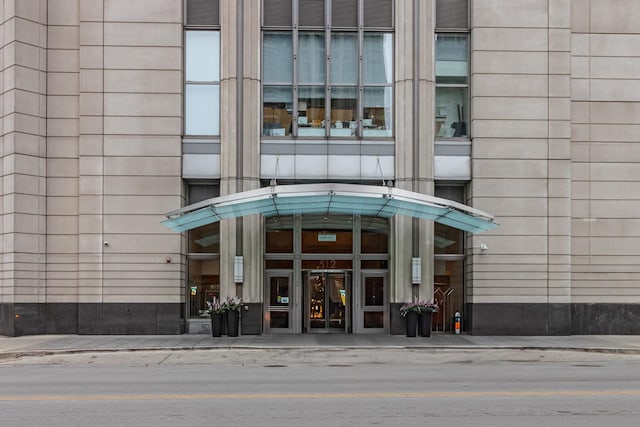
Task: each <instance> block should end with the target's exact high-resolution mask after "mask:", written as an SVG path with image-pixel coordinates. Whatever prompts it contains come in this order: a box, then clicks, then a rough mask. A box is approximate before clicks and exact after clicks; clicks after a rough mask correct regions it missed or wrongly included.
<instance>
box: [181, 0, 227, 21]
mask: <svg viewBox="0 0 640 427" xmlns="http://www.w3.org/2000/svg"><path fill="white" fill-rule="evenodd" d="M187 25H220V4H219V0H187Z"/></svg>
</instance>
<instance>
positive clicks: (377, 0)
mask: <svg viewBox="0 0 640 427" xmlns="http://www.w3.org/2000/svg"><path fill="white" fill-rule="evenodd" d="M404 1H407V0H404ZM363 3H364V26H365V27H375V28H392V27H393V1H392V0H366V1H364V2H363Z"/></svg>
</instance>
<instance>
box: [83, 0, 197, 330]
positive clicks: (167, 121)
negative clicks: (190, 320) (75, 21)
mask: <svg viewBox="0 0 640 427" xmlns="http://www.w3.org/2000/svg"><path fill="white" fill-rule="evenodd" d="M183 6H184V2H183V1H182V0H138V1H130V0H108V1H104V3H103V10H104V15H103V24H102V25H103V46H101V47H100V46H98V47H97V48H96V49H89V50H87V52H88V53H89V55H88V56H90V57H91V58H93V56H94V54H95V56H100V57H99V58H96V59H95V61H96V66H99V64H100V63H102V64H103V65H102V67H101V68H102V70H103V78H104V80H103V90H102V94H100V93H96V94H95V97H94V99H95V104H94V105H95V107H96V108H98V109H100V108H101V112H100V113H99V114H98V115H97V117H96V122H94V121H93V118H90V119H89V120H88V122H89V125H91V126H92V129H93V130H88V132H87V134H91V135H94V134H95V133H94V132H98V133H99V131H100V129H102V133H103V135H104V137H103V139H102V154H101V155H100V153H99V152H95V154H94V153H93V152H89V153H87V159H86V160H87V164H88V165H91V167H92V168H95V170H98V171H100V172H98V173H95V175H98V174H101V175H102V177H101V180H102V190H101V193H100V194H101V195H100V196H99V197H101V198H102V201H101V204H102V238H103V239H104V240H106V241H108V242H109V245H108V246H105V245H104V243H103V241H100V240H99V239H93V238H91V239H89V240H90V243H91V245H92V246H91V249H92V250H93V248H96V247H101V248H102V251H103V255H102V257H103V258H102V261H103V264H102V284H103V285H102V302H103V304H102V310H103V311H102V315H103V323H102V325H103V332H104V333H139V334H148V333H150V334H155V333H161V334H163V333H179V332H180V304H181V302H183V301H184V297H185V295H184V293H183V288H182V280H181V279H182V271H183V266H182V265H181V263H180V262H179V260H180V259H181V252H182V247H181V244H182V238H181V235H179V234H176V233H172V232H171V231H169V230H168V229H166V228H165V227H163V226H162V224H161V223H160V222H161V219H162V217H163V214H164V213H165V212H167V211H168V210H171V209H172V208H175V206H179V205H180V203H181V202H182V188H181V187H182V179H181V178H182V177H181V172H182V171H181V163H182V159H181V134H182V108H181V101H182V70H183V49H182V38H183V37H182V35H183V26H182V12H183ZM87 68H92V66H88V67H87ZM98 121H99V123H98ZM87 172H88V171H87ZM87 175H89V173H87ZM88 197H90V196H88ZM94 203H95V204H94ZM99 203H100V202H99V201H98V197H96V198H92V199H91V204H90V206H91V208H94V207H95V208H96V209H97V208H98V205H99ZM88 213H89V214H91V213H93V211H92V210H90V211H89V212H88Z"/></svg>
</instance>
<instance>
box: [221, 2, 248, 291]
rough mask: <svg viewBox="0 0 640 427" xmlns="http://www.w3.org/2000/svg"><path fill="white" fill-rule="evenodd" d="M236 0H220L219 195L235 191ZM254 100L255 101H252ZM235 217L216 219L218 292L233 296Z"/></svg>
mask: <svg viewBox="0 0 640 427" xmlns="http://www.w3.org/2000/svg"><path fill="white" fill-rule="evenodd" d="M237 14H238V4H237V2H236V0H220V40H221V43H220V49H221V52H220V65H221V70H220V105H221V106H224V107H222V108H220V195H221V196H224V195H226V194H233V193H235V192H237V191H238V185H237V184H238V181H237V180H238V178H239V177H238V171H237V169H238V164H237V160H238V145H239V144H241V143H242V141H240V140H238V135H237V130H238V128H237V123H238V122H237V113H236V111H237V102H238V99H237V87H236V85H237V84H238V70H237V69H236V67H237V64H238V61H237V56H236V55H241V54H242V52H238V50H237V38H238V33H237V31H238V30H237V16H238V15H237ZM254 102H255V101H254ZM238 221H239V220H235V219H229V220H225V221H222V222H220V295H221V296H222V297H223V298H224V297H225V296H228V295H235V294H236V289H235V283H234V278H233V261H234V257H235V255H236V239H237V238H236V224H237V223H238Z"/></svg>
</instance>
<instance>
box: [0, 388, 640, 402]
mask: <svg viewBox="0 0 640 427" xmlns="http://www.w3.org/2000/svg"><path fill="white" fill-rule="evenodd" d="M607 396H640V390H558V391H551V390H544V391H459V392H456V391H444V392H437V391H433V392H381V393H221V394H123V395H119V394H113V395H94V396H80V395H51V396H0V402H9V401H13V402H37V401H73V400H78V401H80V400H187V399H204V400H241V399H248V400H251V399H381V398H401V397H402V398H406V397H415V398H422V397H432V398H438V397H462V398H464V397H607Z"/></svg>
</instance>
